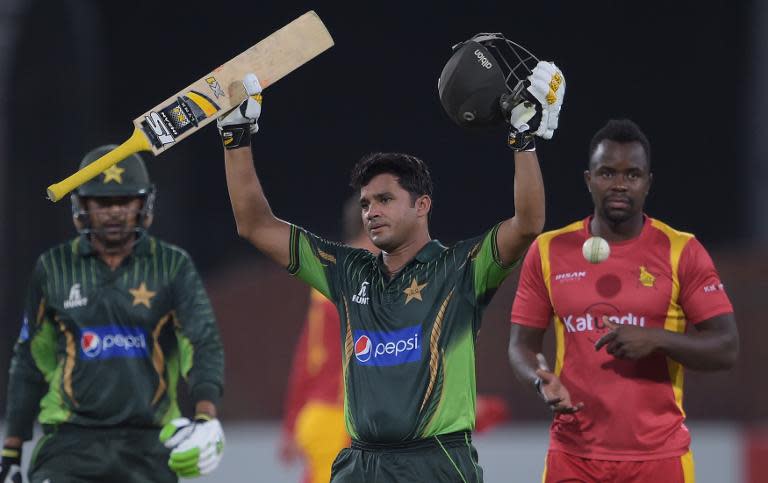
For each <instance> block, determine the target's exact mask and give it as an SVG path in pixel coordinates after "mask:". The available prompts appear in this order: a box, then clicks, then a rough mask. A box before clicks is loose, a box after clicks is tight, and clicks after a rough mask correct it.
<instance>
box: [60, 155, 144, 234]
mask: <svg viewBox="0 0 768 483" xmlns="http://www.w3.org/2000/svg"><path fill="white" fill-rule="evenodd" d="M116 147H117V145H114V144H109V145H106V146H100V147H98V148H96V149H94V150H92V151H90V152H89V153H88V154H86V155H85V157H83V160H82V161H80V167H79V169H82V168H84V167H85V166H88V165H89V164H91V163H92V162H94V161H96V160H97V159H99V158H100V157H102V156H104V155H105V154H107V153H108V152H110V151H112V150H113V149H115V148H116ZM113 196H136V197H141V198H144V205H143V206H142V209H141V212H140V213H139V220H138V223H137V227H138V229H139V230H141V231H142V232H143V231H144V230H145V229H146V228H148V227H149V224H150V223H151V221H152V216H153V213H154V205H155V186H154V185H153V184H152V182H151V181H150V179H149V173H148V172H147V167H146V165H145V164H144V160H143V159H142V157H141V156H139V155H138V154H132V155H130V156H128V157H127V158H125V159H124V160H122V161H120V162H119V163H117V164H116V165H114V166H112V167H110V168H109V169H107V170H105V171H104V172H102V173H101V174H99V175H98V176H96V177H95V178H93V179H91V180H90V181H88V182H87V183H84V184H82V185H81V186H79V187H78V188H77V189H76V190H75V192H74V193H73V194H72V197H71V201H72V216H73V218H74V219H75V225H76V226H77V228H78V231H79V232H80V233H89V232H90V230H89V228H88V216H87V215H88V212H87V211H86V209H85V206H84V205H83V203H82V201H81V198H98V197H113Z"/></svg>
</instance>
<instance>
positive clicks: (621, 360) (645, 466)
mask: <svg viewBox="0 0 768 483" xmlns="http://www.w3.org/2000/svg"><path fill="white" fill-rule="evenodd" d="M589 152H590V160H589V169H588V170H587V171H585V172H584V179H585V181H586V184H587V188H588V189H589V191H590V193H591V194H592V201H593V203H594V207H595V209H594V213H593V214H592V215H591V216H589V217H587V218H586V219H584V220H581V221H577V222H575V223H572V224H570V225H568V226H566V227H564V228H561V229H559V230H555V231H550V232H547V233H543V234H542V235H540V236H539V237H538V238H537V239H536V241H535V242H534V243H533V245H531V247H530V249H529V251H528V254H527V255H526V257H525V261H524V262H523V267H522V271H521V275H520V283H519V286H518V289H517V295H516V297H515V302H514V305H513V307H512V317H511V319H512V333H511V338H510V346H509V355H510V360H511V363H512V366H513V368H514V370H515V373H516V375H517V376H518V378H520V379H521V380H522V381H525V382H527V383H529V384H530V386H531V387H532V388H536V390H538V392H539V394H540V395H541V396H542V398H543V399H544V400H545V401H546V403H547V404H548V405H549V407H550V408H551V409H552V410H553V411H554V413H555V415H554V420H553V422H552V426H551V430H550V446H549V452H548V454H547V459H546V466H545V469H544V478H543V481H544V483H556V482H585V483H586V482H590V483H591V482H597V481H599V482H616V483H619V482H621V483H624V482H647V481H657V482H662V481H663V482H665V483H690V482H693V481H694V472H693V457H692V455H691V452H690V449H689V447H690V435H689V433H688V429H687V428H686V427H685V424H684V421H685V412H684V411H683V407H682V400H683V367H687V368H690V369H694V370H700V371H715V370H721V369H728V368H730V367H731V366H733V364H734V362H735V361H736V358H737V355H738V346H739V342H738V333H737V329H736V323H735V320H734V315H733V308H732V306H731V303H730V301H729V299H728V296H727V295H726V293H725V291H724V289H723V284H722V283H721V282H720V278H719V276H718V274H717V271H716V270H715V267H714V265H713V263H712V260H711V258H710V257H709V255H708V254H707V252H706V250H705V249H704V247H703V246H702V245H701V244H700V243H699V241H698V240H696V238H694V236H693V235H691V234H688V233H683V232H679V231H677V230H674V229H672V228H670V227H669V226H667V225H665V224H664V223H662V222H660V221H658V220H656V219H653V218H650V217H649V216H647V215H645V214H644V213H643V206H644V204H645V198H646V196H647V195H648V191H649V189H650V187H651V181H652V175H651V171H650V167H651V166H650V165H651V162H650V159H651V158H650V145H649V142H648V139H647V138H646V137H645V135H644V134H643V133H642V131H641V130H640V128H639V127H638V126H637V125H636V124H635V123H633V122H632V121H629V120H619V121H616V120H613V121H609V122H608V123H607V124H606V125H605V126H604V127H603V128H602V129H600V130H599V131H598V132H597V133H596V134H595V136H594V137H593V138H592V142H591V143H590V151H589ZM590 236H599V237H602V238H604V239H605V240H607V241H608V243H609V245H610V256H609V257H608V259H607V260H605V261H604V262H602V263H599V264H591V263H589V262H588V261H587V260H585V258H584V257H583V255H582V245H583V243H584V241H585V240H586V239H587V238H589V237H590ZM550 321H553V325H554V328H555V335H556V342H557V352H556V359H557V360H556V365H555V370H554V372H551V371H550V370H549V369H548V368H547V367H546V366H547V365H546V362H545V360H544V359H543V356H541V355H540V353H541V349H542V340H543V337H544V332H545V331H546V329H547V328H548V327H549V325H550ZM537 356H538V357H537Z"/></svg>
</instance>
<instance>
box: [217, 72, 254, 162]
mask: <svg viewBox="0 0 768 483" xmlns="http://www.w3.org/2000/svg"><path fill="white" fill-rule="evenodd" d="M243 87H245V92H246V93H247V94H248V97H246V98H245V100H244V101H243V102H241V103H240V105H239V106H237V107H236V108H234V109H232V110H231V111H229V113H228V114H225V115H224V116H222V117H220V118H219V119H217V120H216V125H217V126H218V127H219V134H221V142H222V143H223V144H224V148H225V149H235V148H242V147H244V146H250V145H251V136H252V135H253V134H256V132H258V130H259V125H258V124H257V122H258V120H259V116H260V115H261V90H262V89H261V84H259V79H258V78H257V77H256V75H255V74H251V73H249V74H246V75H245V77H244V78H243Z"/></svg>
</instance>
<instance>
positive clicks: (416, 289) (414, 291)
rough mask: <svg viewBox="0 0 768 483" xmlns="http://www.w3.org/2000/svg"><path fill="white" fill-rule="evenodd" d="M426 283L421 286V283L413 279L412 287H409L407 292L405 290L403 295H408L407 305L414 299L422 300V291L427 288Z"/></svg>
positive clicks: (406, 298)
mask: <svg viewBox="0 0 768 483" xmlns="http://www.w3.org/2000/svg"><path fill="white" fill-rule="evenodd" d="M426 286H427V284H426V282H425V283H424V284H422V285H419V283H418V282H417V281H416V279H415V278H412V279H411V286H410V287H407V288H406V289H405V290H403V293H404V294H405V295H406V297H405V303H406V304H407V303H408V302H410V301H411V300H413V299H416V300H421V291H422V289H423V288H424V287H426Z"/></svg>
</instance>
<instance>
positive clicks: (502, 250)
mask: <svg viewBox="0 0 768 483" xmlns="http://www.w3.org/2000/svg"><path fill="white" fill-rule="evenodd" d="M528 82H529V85H528V87H527V89H526V91H527V92H526V99H527V100H526V101H524V102H522V103H520V104H518V105H517V106H516V107H515V108H514V109H512V112H511V116H510V124H511V125H512V132H511V133H510V137H509V146H510V147H511V148H512V149H513V150H514V151H515V181H514V190H515V193H514V202H515V215H514V216H513V217H512V218H510V219H508V220H506V221H504V223H502V225H501V226H500V227H499V232H498V235H497V238H496V243H497V247H498V250H499V256H500V258H501V261H502V262H503V263H504V264H505V265H509V264H512V263H514V262H515V261H517V260H518V259H519V258H520V257H521V256H522V255H523V253H524V252H525V250H526V249H527V248H528V245H530V244H531V242H532V241H533V240H534V238H536V236H537V235H538V234H539V233H541V231H542V229H543V228H544V216H545V205H544V181H543V180H542V176H541V170H540V169H539V160H538V158H537V156H536V150H535V144H534V136H538V137H540V138H544V139H551V138H552V135H553V134H554V132H555V129H557V125H558V119H559V116H560V109H561V107H562V104H563V97H564V95H565V78H564V77H563V73H562V72H561V71H560V69H558V68H557V66H555V64H553V63H551V62H543V61H542V62H539V63H538V64H537V65H536V67H535V68H534V69H533V72H532V73H531V75H530V76H528ZM529 123H530V125H529ZM536 123H538V125H535V124H536Z"/></svg>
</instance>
